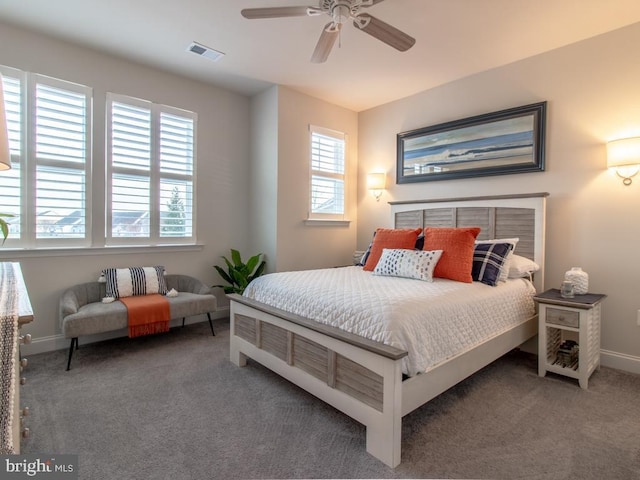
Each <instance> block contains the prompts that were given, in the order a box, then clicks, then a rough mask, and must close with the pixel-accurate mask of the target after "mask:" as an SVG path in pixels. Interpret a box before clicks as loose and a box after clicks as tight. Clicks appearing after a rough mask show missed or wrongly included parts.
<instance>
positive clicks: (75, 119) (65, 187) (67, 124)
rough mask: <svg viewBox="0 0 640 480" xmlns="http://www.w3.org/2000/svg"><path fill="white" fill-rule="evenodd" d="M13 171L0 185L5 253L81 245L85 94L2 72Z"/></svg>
mask: <svg viewBox="0 0 640 480" xmlns="http://www.w3.org/2000/svg"><path fill="white" fill-rule="evenodd" d="M0 72H2V74H3V77H4V78H3V87H4V91H5V108H6V111H7V124H8V125H7V127H8V132H9V143H10V150H11V161H12V168H11V170H9V171H8V172H6V173H5V174H3V175H2V176H1V177H0V202H2V208H3V211H2V213H9V214H11V215H13V216H12V217H10V218H8V219H7V221H8V223H9V238H8V239H7V242H6V245H7V246H20V247H22V248H34V247H37V246H44V245H49V244H51V245H58V246H62V245H78V244H86V243H87V241H88V236H87V228H88V222H87V208H88V205H87V198H88V193H87V185H88V183H87V172H88V171H89V165H90V152H91V145H90V140H91V135H90V133H89V132H90V131H91V89H90V88H88V87H85V86H83V85H77V84H74V83H70V82H65V81H61V80H56V79H53V78H49V77H45V76H42V75H37V74H32V73H25V72H20V71H19V70H15V69H10V68H7V67H2V69H1V70H0Z"/></svg>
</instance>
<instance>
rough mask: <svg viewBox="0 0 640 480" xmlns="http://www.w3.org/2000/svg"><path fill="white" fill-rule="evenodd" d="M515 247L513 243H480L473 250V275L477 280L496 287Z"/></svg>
mask: <svg viewBox="0 0 640 480" xmlns="http://www.w3.org/2000/svg"><path fill="white" fill-rule="evenodd" d="M512 248H513V244H512V243H479V244H476V245H475V247H474V250H473V267H472V270H471V277H472V278H473V280H474V281H476V282H482V283H484V284H486V285H491V286H492V287H495V286H496V285H498V281H499V279H500V269H501V268H502V265H503V264H504V262H505V261H506V259H507V256H508V255H509V252H510V251H511V249H512Z"/></svg>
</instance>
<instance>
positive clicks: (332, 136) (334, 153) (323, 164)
mask: <svg viewBox="0 0 640 480" xmlns="http://www.w3.org/2000/svg"><path fill="white" fill-rule="evenodd" d="M310 133H311V178H310V186H311V188H310V203H311V206H310V215H309V217H310V218H312V219H313V218H315V219H343V217H344V213H345V134H344V133H341V132H336V131H334V130H329V129H326V128H321V127H316V126H310Z"/></svg>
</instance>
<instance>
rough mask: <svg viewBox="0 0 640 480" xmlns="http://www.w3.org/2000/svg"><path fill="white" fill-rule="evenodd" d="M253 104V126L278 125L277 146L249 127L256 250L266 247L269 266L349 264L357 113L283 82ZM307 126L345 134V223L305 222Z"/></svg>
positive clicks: (294, 267) (297, 267)
mask: <svg viewBox="0 0 640 480" xmlns="http://www.w3.org/2000/svg"><path fill="white" fill-rule="evenodd" d="M252 108H253V110H252V117H253V119H254V125H261V127H262V128H263V129H269V131H270V132H271V131H272V130H273V127H274V126H276V128H277V142H276V145H274V139H273V138H272V137H271V136H270V135H263V133H264V131H263V130H261V129H259V130H258V131H253V132H252V145H254V148H253V150H252V165H253V168H252V175H253V178H252V185H253V186H254V189H253V190H252V195H253V197H252V202H251V204H252V205H253V206H254V210H253V211H252V215H255V214H256V212H260V215H264V216H265V217H264V218H258V219H256V220H255V221H254V222H252V223H253V224H252V228H253V230H252V235H251V237H252V242H253V245H254V249H256V250H257V251H263V250H264V248H265V247H264V246H265V245H266V246H267V248H269V254H268V257H269V258H268V259H267V261H268V270H269V271H286V270H302V269H310V268H321V267H331V266H336V265H345V264H348V263H349V262H351V256H352V252H353V250H354V248H355V244H356V231H357V230H356V220H357V218H356V217H357V213H356V195H357V186H356V183H355V182H356V176H357V173H356V172H357V145H358V116H357V114H356V113H355V112H352V111H350V110H347V109H345V108H342V107H338V106H336V105H332V104H329V103H327V102H324V101H322V100H318V99H316V98H312V97H309V96H307V95H303V94H300V93H298V92H296V91H294V90H292V89H290V88H287V87H283V86H275V87H273V88H271V89H269V90H268V91H266V92H264V93H262V94H260V95H258V96H256V97H254V99H253V101H252ZM309 125H316V126H320V127H325V128H329V129H332V130H337V131H340V132H344V133H346V134H347V162H348V171H347V179H346V182H347V185H346V192H345V195H346V213H347V217H348V218H349V219H350V220H351V223H350V224H349V225H346V226H327V225H323V226H317V225H316V226H309V225H306V224H305V222H304V221H305V219H307V215H308V210H309V161H310V157H309V152H310V143H309V141H310V140H309V139H310V136H309V135H310V134H309ZM275 172H277V173H275ZM274 225H275V228H276V230H275V231H274V230H273V227H274ZM260 249H262V250H260Z"/></svg>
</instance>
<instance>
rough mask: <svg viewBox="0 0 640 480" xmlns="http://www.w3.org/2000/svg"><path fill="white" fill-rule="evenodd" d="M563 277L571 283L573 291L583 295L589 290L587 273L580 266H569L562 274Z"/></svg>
mask: <svg viewBox="0 0 640 480" xmlns="http://www.w3.org/2000/svg"><path fill="white" fill-rule="evenodd" d="M564 279H565V280H567V281H569V282H571V283H573V293H575V294H576V295H584V294H585V293H587V292H588V291H589V274H588V273H587V272H585V271H584V270H582V268H580V267H571V270H568V271H567V272H566V273H565V274H564Z"/></svg>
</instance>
